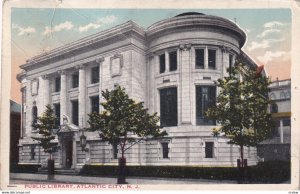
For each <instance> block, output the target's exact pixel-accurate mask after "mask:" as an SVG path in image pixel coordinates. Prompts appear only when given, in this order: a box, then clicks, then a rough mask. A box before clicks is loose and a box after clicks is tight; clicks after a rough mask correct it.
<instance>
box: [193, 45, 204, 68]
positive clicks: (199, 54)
mask: <svg viewBox="0 0 300 194" xmlns="http://www.w3.org/2000/svg"><path fill="white" fill-rule="evenodd" d="M195 64H196V69H204V49H196V50H195Z"/></svg>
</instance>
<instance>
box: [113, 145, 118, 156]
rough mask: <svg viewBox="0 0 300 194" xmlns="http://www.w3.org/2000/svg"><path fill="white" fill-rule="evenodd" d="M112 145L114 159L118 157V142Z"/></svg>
mask: <svg viewBox="0 0 300 194" xmlns="http://www.w3.org/2000/svg"><path fill="white" fill-rule="evenodd" d="M112 146H113V159H118V144H117V143H114V144H113V145H112Z"/></svg>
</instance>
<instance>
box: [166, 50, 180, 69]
mask: <svg viewBox="0 0 300 194" xmlns="http://www.w3.org/2000/svg"><path fill="white" fill-rule="evenodd" d="M174 53H175V56H176V58H174V60H175V63H174V64H176V65H174V64H173V62H174V61H172V60H173V58H172V59H171V55H173V54H174ZM168 54H169V71H170V72H172V71H177V69H178V54H177V50H172V51H169V52H168Z"/></svg>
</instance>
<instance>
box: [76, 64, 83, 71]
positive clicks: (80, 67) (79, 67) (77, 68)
mask: <svg viewBox="0 0 300 194" xmlns="http://www.w3.org/2000/svg"><path fill="white" fill-rule="evenodd" d="M75 68H76V70H80V69H84V66H83V64H81V65H76V67H75Z"/></svg>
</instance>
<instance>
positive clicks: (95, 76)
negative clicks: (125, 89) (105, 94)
mask: <svg viewBox="0 0 300 194" xmlns="http://www.w3.org/2000/svg"><path fill="white" fill-rule="evenodd" d="M99 73H100V69H99V66H97V67H93V68H92V69H91V83H92V84H95V83H99Z"/></svg>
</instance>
